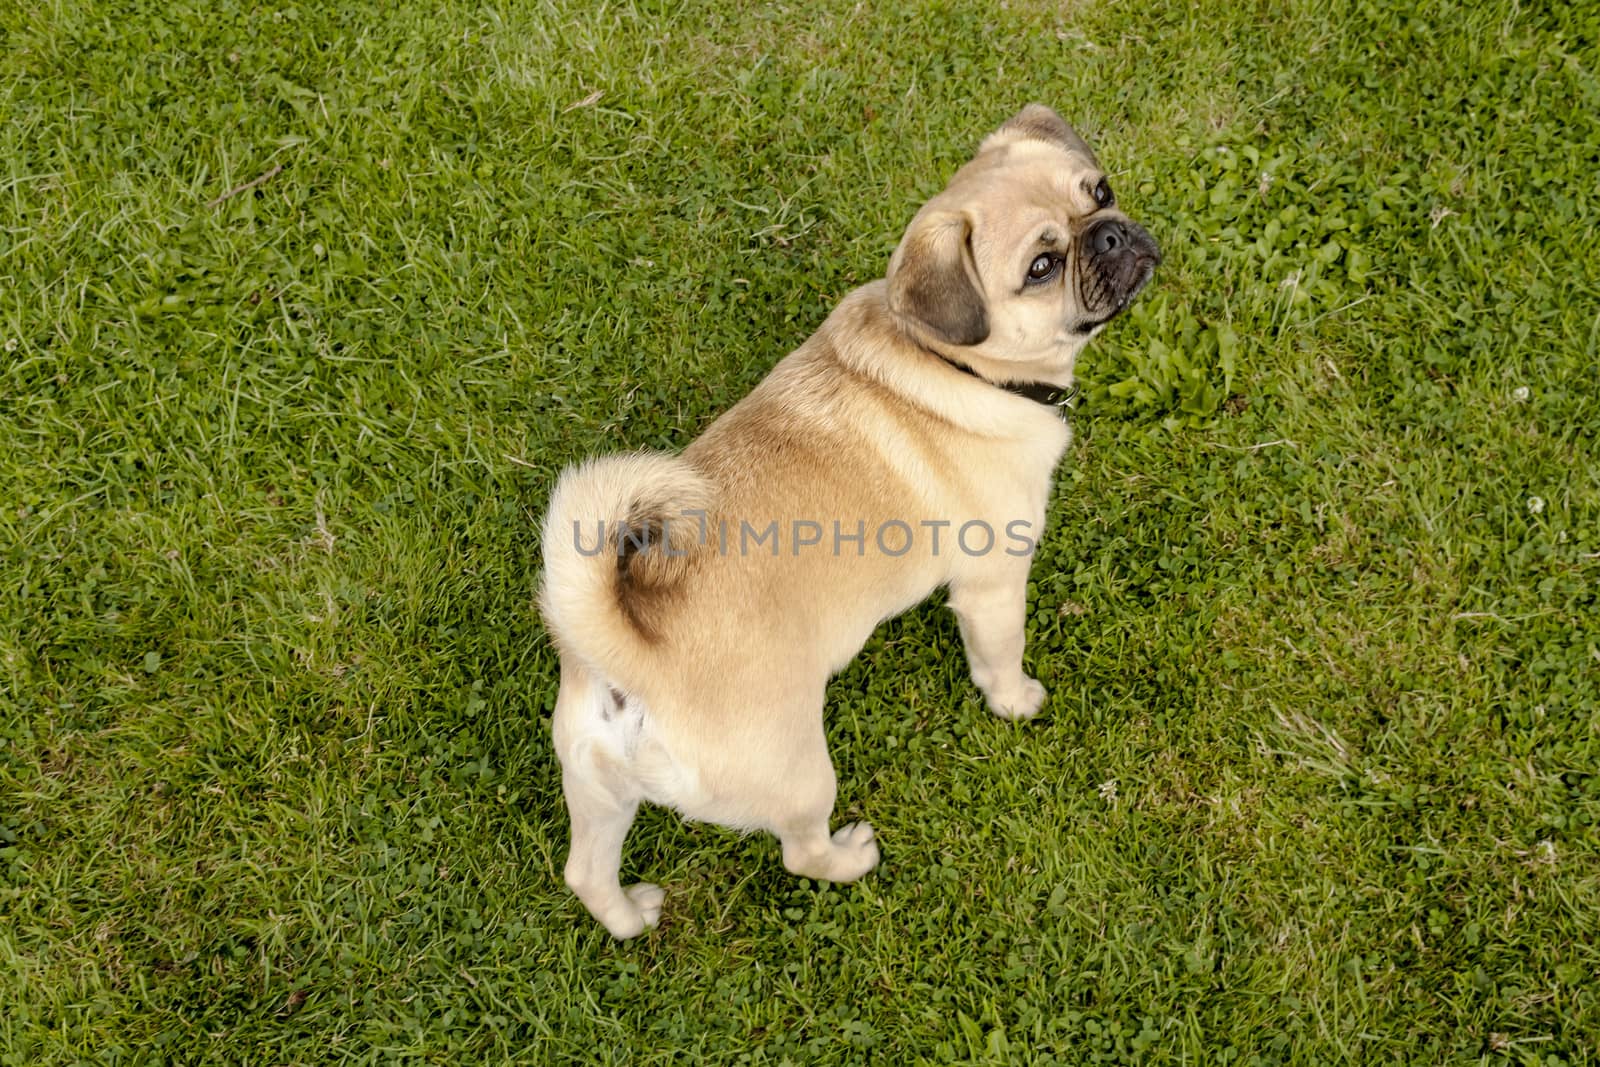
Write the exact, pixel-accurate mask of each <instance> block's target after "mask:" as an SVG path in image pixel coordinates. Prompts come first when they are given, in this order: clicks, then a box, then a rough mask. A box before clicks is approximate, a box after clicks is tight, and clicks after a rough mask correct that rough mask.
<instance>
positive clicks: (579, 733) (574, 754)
mask: <svg viewBox="0 0 1600 1067" xmlns="http://www.w3.org/2000/svg"><path fill="white" fill-rule="evenodd" d="M624 704H625V699H624V698H622V697H621V696H620V694H617V693H615V692H613V691H612V690H611V689H610V688H609V687H608V686H606V685H605V684H604V683H603V682H600V681H598V680H597V679H595V678H594V677H593V676H592V675H590V674H589V673H588V672H587V671H585V670H583V669H582V668H580V667H576V666H572V665H570V664H566V663H563V664H562V670H561V692H560V694H559V695H558V696H557V697H556V710H555V717H554V722H553V724H552V725H553V731H554V734H555V747H556V755H557V756H558V757H559V758H560V760H561V789H562V792H563V793H564V794H566V798H567V812H568V814H569V815H570V816H571V819H572V850H571V852H570V853H569V854H568V856H567V866H566V872H565V873H566V880H567V885H568V886H569V887H571V889H572V891H573V892H574V893H576V894H577V895H578V899H579V900H581V901H583V905H584V907H586V908H588V909H589V912H590V914H592V915H593V916H594V917H595V918H596V919H598V920H600V923H601V924H602V925H603V926H604V927H605V928H606V929H607V930H609V931H611V934H612V936H614V937H618V938H628V937H635V936H637V935H638V934H640V933H643V932H644V931H645V929H646V928H648V927H652V926H654V925H655V924H656V922H657V920H659V919H660V917H661V900H662V897H663V896H664V895H665V894H664V893H663V892H662V890H661V889H660V887H658V886H654V885H650V884H648V883H645V882H641V883H638V884H636V885H631V886H628V887H627V888H626V889H624V888H623V887H622V883H621V880H620V878H619V877H618V872H619V871H620V869H621V867H622V842H623V840H624V839H625V838H626V837H627V836H628V828H629V827H630V826H632V825H633V817H634V814H635V813H636V812H637V811H638V810H639V802H640V800H642V799H643V792H642V790H641V789H640V787H639V784H638V783H637V782H635V781H633V780H632V779H631V778H630V776H629V774H628V767H627V757H626V754H625V751H624V749H625V744H626V740H625V731H626V730H627V729H628V724H627V722H626V721H625V720H624V715H623V712H624Z"/></svg>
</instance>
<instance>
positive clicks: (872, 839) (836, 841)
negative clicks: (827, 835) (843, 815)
mask: <svg viewBox="0 0 1600 1067" xmlns="http://www.w3.org/2000/svg"><path fill="white" fill-rule="evenodd" d="M833 848H834V853H833V857H832V859H833V862H832V864H831V865H830V866H831V867H832V868H833V869H832V871H831V872H830V873H829V875H828V880H829V881H830V882H853V881H855V880H856V879H857V878H860V877H861V876H862V875H864V874H866V873H867V872H868V871H870V870H872V868H874V867H876V866H877V865H878V835H877V834H875V833H873V831H872V824H871V823H869V822H853V823H850V824H849V825H848V826H841V827H839V829H837V830H835V831H834V832H833Z"/></svg>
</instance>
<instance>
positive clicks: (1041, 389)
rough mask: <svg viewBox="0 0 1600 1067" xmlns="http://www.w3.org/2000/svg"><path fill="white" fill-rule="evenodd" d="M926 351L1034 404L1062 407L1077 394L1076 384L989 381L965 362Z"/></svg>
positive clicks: (982, 380)
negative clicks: (1064, 385)
mask: <svg viewBox="0 0 1600 1067" xmlns="http://www.w3.org/2000/svg"><path fill="white" fill-rule="evenodd" d="M928 351H929V352H933V354H934V355H936V356H938V357H939V358H940V359H942V360H944V361H945V362H946V363H948V364H950V366H952V367H954V368H955V369H956V370H958V371H961V372H962V373H963V374H970V375H972V376H973V377H974V378H976V379H978V381H980V382H983V383H985V384H987V385H992V386H994V387H995V388H996V389H1004V390H1005V391H1006V392H1008V393H1014V394H1016V395H1017V396H1020V397H1022V398H1023V399H1025V400H1032V401H1033V402H1034V403H1036V404H1044V405H1046V406H1048V407H1053V408H1063V409H1064V408H1066V407H1067V406H1068V405H1070V404H1071V403H1072V401H1073V400H1075V399H1076V398H1077V396H1078V387H1077V386H1076V385H1069V386H1066V387H1065V388H1063V387H1062V386H1059V385H1051V384H1050V383H1049V382H991V381H989V379H987V378H985V377H984V376H983V375H981V374H979V373H978V372H977V371H975V370H973V369H972V368H971V367H969V366H967V365H966V364H965V363H958V362H956V361H955V360H953V359H951V358H950V357H949V356H946V355H943V354H941V353H939V352H934V351H933V349H931V348H930V349H928Z"/></svg>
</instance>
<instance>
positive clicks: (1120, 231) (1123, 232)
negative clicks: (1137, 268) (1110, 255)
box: [1089, 219, 1128, 256]
mask: <svg viewBox="0 0 1600 1067" xmlns="http://www.w3.org/2000/svg"><path fill="white" fill-rule="evenodd" d="M1127 246H1128V229H1127V227H1126V226H1124V225H1123V224H1122V222H1121V220H1119V219H1103V220H1102V221H1101V222H1099V223H1098V224H1096V226H1095V228H1094V229H1092V230H1090V231H1089V248H1090V250H1091V251H1093V252H1094V254H1095V255H1097V256H1103V255H1105V254H1106V253H1107V252H1115V251H1116V250H1117V249H1119V248H1126V247H1127Z"/></svg>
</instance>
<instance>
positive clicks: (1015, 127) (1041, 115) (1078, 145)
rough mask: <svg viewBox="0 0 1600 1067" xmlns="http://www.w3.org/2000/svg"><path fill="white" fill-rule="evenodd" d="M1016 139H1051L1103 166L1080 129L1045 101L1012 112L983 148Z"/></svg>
mask: <svg viewBox="0 0 1600 1067" xmlns="http://www.w3.org/2000/svg"><path fill="white" fill-rule="evenodd" d="M1014 140H1029V141H1048V142H1050V143H1051V144H1055V145H1060V146H1061V147H1062V148H1065V149H1066V150H1067V151H1069V152H1077V153H1078V154H1080V155H1082V156H1083V157H1084V158H1086V159H1088V161H1089V162H1090V163H1091V164H1093V165H1094V166H1095V167H1099V166H1100V161H1099V160H1098V159H1096V158H1095V155H1094V149H1092V148H1090V147H1089V143H1088V142H1087V141H1085V140H1084V139H1083V138H1082V137H1079V136H1078V131H1077V130H1074V129H1073V128H1072V127H1071V126H1069V125H1067V120H1066V119H1063V118H1062V117H1061V116H1060V115H1057V114H1056V113H1055V112H1054V111H1052V110H1050V109H1049V108H1047V107H1045V106H1044V105H1043V104H1029V105H1028V106H1027V107H1025V108H1023V109H1022V110H1021V111H1019V112H1017V113H1016V114H1015V115H1013V116H1011V118H1010V119H1008V120H1006V123H1005V125H1003V126H1001V127H1000V128H999V129H998V130H996V131H994V133H992V134H990V135H989V137H988V138H987V139H986V140H985V141H984V144H983V148H984V149H987V148H989V147H991V146H994V145H997V144H999V143H1001V142H1003V141H1014ZM982 150H983V149H980V150H979V151H982Z"/></svg>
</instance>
